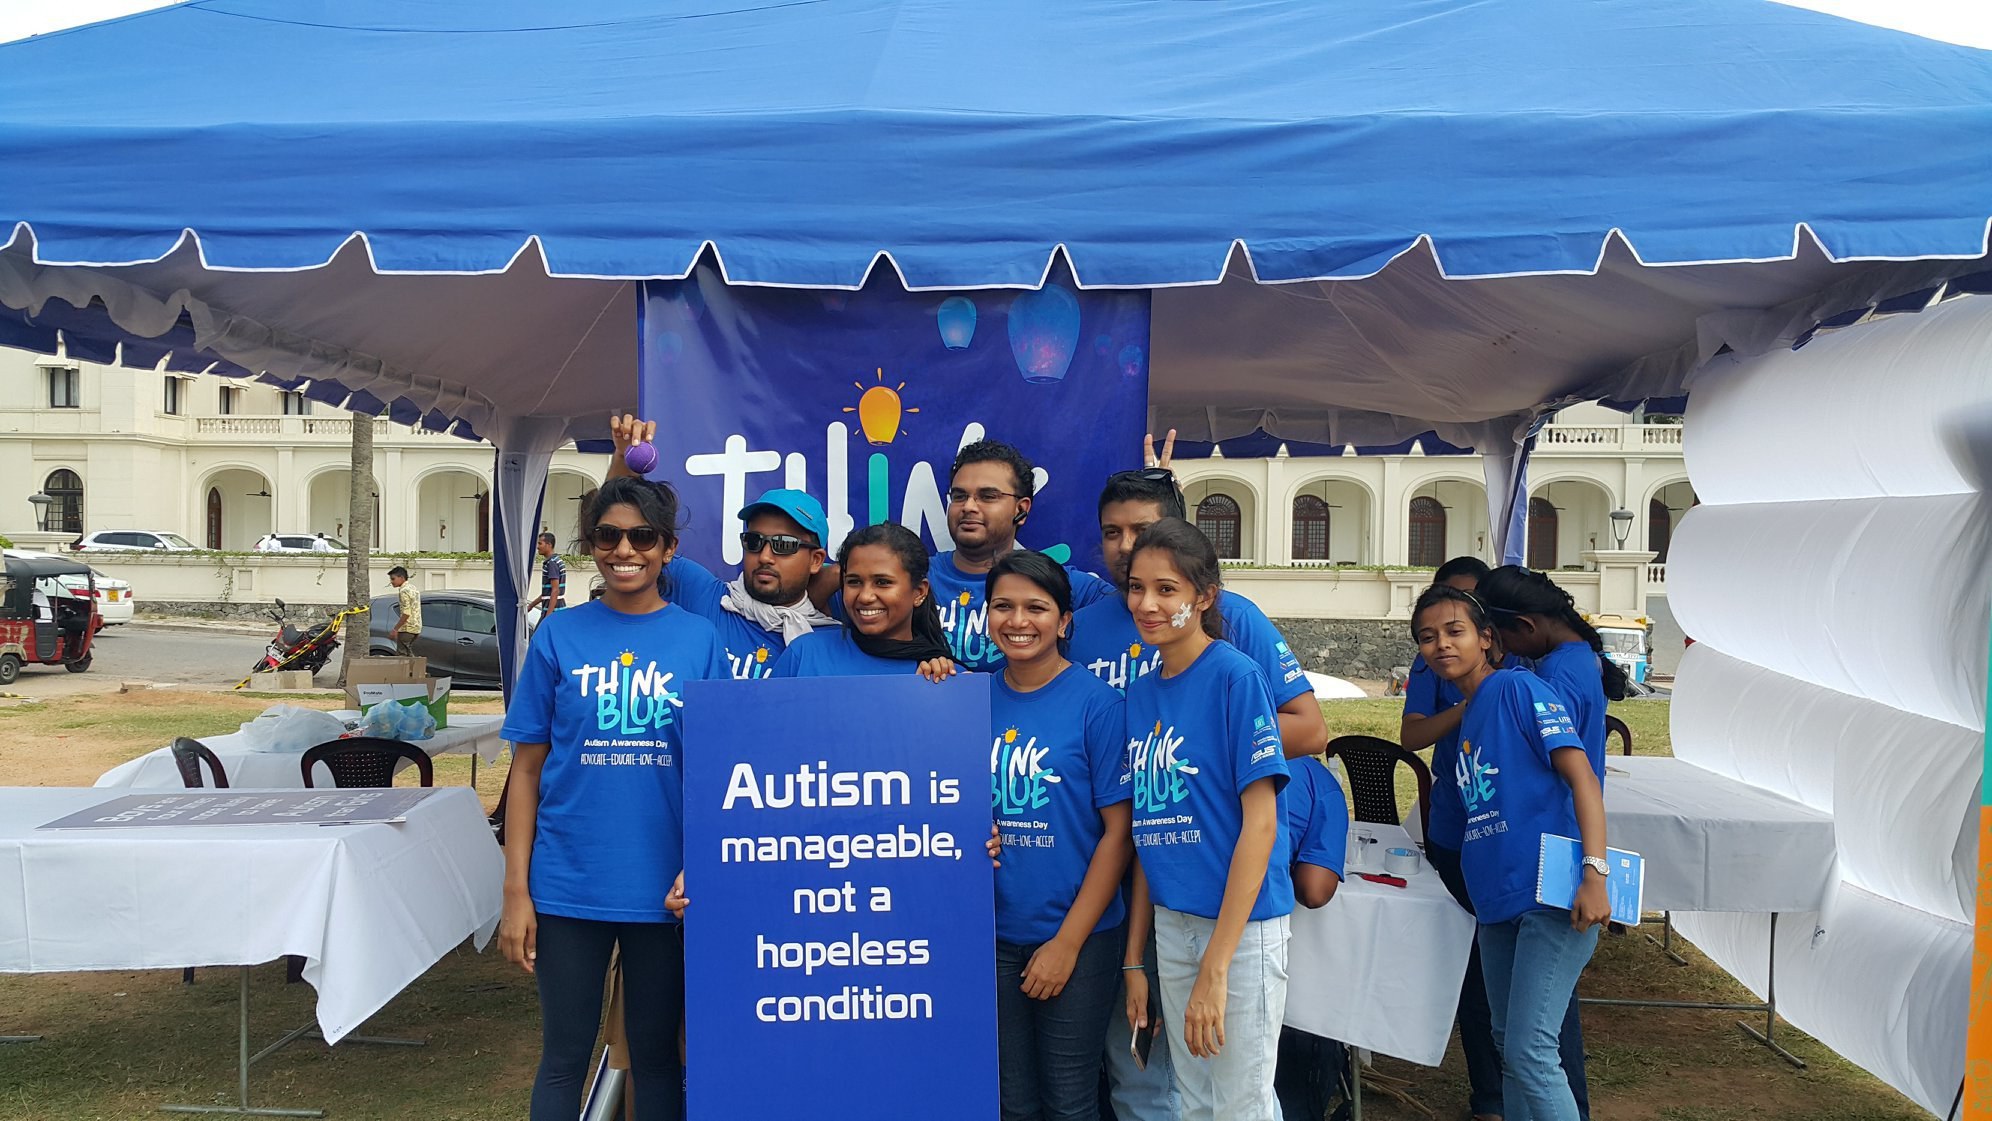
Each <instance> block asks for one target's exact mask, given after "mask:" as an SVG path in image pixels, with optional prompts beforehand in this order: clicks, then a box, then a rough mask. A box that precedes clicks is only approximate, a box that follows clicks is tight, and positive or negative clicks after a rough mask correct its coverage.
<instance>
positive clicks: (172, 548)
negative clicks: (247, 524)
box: [69, 529, 200, 553]
mask: <svg viewBox="0 0 1992 1121" xmlns="http://www.w3.org/2000/svg"><path fill="white" fill-rule="evenodd" d="M69 548H70V549H71V550H72V551H73V552H78V553H109V552H124V551H128V550H131V549H151V550H156V551H161V552H168V553H191V552H195V551H197V550H198V549H199V548H200V546H198V545H195V544H194V543H193V542H192V541H189V540H187V539H186V538H184V537H182V536H180V535H179V534H177V533H166V532H163V531H160V530H150V529H100V530H98V531H97V532H95V533H86V534H84V535H83V536H81V537H78V538H77V539H76V540H74V541H71V542H70V543H69Z"/></svg>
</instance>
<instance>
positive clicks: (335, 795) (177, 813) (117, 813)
mask: <svg viewBox="0 0 1992 1121" xmlns="http://www.w3.org/2000/svg"><path fill="white" fill-rule="evenodd" d="M434 793H435V790H434V789H433V788H425V787H407V788H404V789H401V790H388V789H380V790H324V791H312V790H261V791H251V790H207V791H189V792H187V793H185V794H163V793H162V794H126V795H124V796H122V797H118V798H112V799H109V800H108V801H105V802H103V803H102V804H100V805H96V806H92V807H90V808H89V809H87V810H79V811H77V812H76V813H73V814H70V815H69V816H68V817H63V818H57V819H56V820H54V821H51V822H49V823H48V824H46V825H42V826H39V827H38V828H41V829H158V828H164V827H168V826H171V827H184V826H189V825H221V826H229V825H366V824H374V823H380V822H394V821H406V820H407V819H408V811H410V810H412V809H414V808H415V803H417V802H420V801H421V800H422V799H424V798H427V797H428V796H429V795H431V794H434Z"/></svg>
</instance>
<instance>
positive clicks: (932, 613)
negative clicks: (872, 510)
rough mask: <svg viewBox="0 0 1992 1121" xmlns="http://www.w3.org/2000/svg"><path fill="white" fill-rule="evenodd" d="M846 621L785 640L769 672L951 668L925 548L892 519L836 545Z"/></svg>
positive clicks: (843, 673)
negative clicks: (929, 575)
mask: <svg viewBox="0 0 1992 1121" xmlns="http://www.w3.org/2000/svg"><path fill="white" fill-rule="evenodd" d="M837 567H838V570H839V572H840V573H841V574H842V579H843V599H844V615H845V618H847V619H849V620H850V626H848V627H841V628H838V629H836V630H828V629H826V630H819V631H815V632H813V633H811V634H806V635H803V636H802V637H801V638H798V639H796V640H795V641H794V642H792V643H790V644H789V648H788V649H787V650H786V651H784V652H783V654H782V656H781V660H780V661H778V662H776V663H775V668H774V672H772V673H770V674H769V675H768V676H770V677H878V676H884V675H889V674H895V673H921V674H924V675H925V676H927V677H929V678H931V679H933V680H936V681H938V680H940V679H941V678H943V677H946V676H948V675H949V674H951V673H953V672H954V665H953V663H952V662H950V661H949V660H948V659H949V658H950V657H951V656H952V651H951V650H950V649H949V647H948V640H947V632H946V631H944V630H942V629H941V616H940V613H939V612H938V611H937V610H935V607H934V596H933V590H932V589H931V588H930V587H929V586H928V584H927V550H926V549H925V548H922V547H921V545H920V539H919V538H918V537H916V536H914V534H913V531H912V530H910V529H907V528H906V527H905V526H903V525H900V524H898V523H897V522H880V523H879V524H877V525H869V526H866V527H864V528H863V529H860V530H855V531H853V532H852V533H851V535H850V536H848V537H846V538H844V544H843V546H842V547H840V548H839V549H838V550H837Z"/></svg>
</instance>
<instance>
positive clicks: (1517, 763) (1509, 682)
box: [1454, 669, 1584, 923]
mask: <svg viewBox="0 0 1992 1121" xmlns="http://www.w3.org/2000/svg"><path fill="white" fill-rule="evenodd" d="M1459 739H1460V764H1459V768H1458V770H1457V773H1456V777H1455V782H1454V785H1455V786H1456V787H1457V788H1458V790H1459V797H1460V802H1461V803H1462V804H1463V805H1464V806H1465V807H1466V833H1465V835H1464V837H1463V842H1462V846H1461V849H1460V870H1461V872H1462V874H1463V875H1464V876H1465V879H1466V890H1467V894H1468V895H1470V896H1471V897H1472V898H1473V909H1474V912H1475V913H1476V914H1477V915H1478V916H1479V918H1480V921H1481V922H1483V923H1493V922H1505V921H1507V920H1508V919H1512V918H1514V917H1515V916H1516V915H1519V914H1521V913H1522V912H1524V911H1529V910H1535V909H1537V907H1538V904H1537V903H1536V901H1535V886H1536V872H1537V862H1538V857H1539V855H1540V849H1541V844H1542V835H1543V834H1544V833H1555V834H1558V835H1560V836H1564V837H1575V836H1577V835H1578V834H1577V811H1576V806H1575V803H1574V801H1573V799H1572V797H1571V793H1570V784H1569V783H1567V782H1565V781H1564V779H1563V776H1562V775H1560V774H1558V773H1557V772H1556V767H1555V764H1554V763H1553V762H1552V761H1551V755H1552V753H1554V752H1556V751H1559V750H1566V749H1576V750H1578V751H1582V750H1583V748H1584V744H1583V741H1581V740H1580V739H1578V738H1577V732H1576V729H1575V728H1574V727H1572V725H1571V722H1570V711H1569V708H1568V706H1566V705H1564V704H1563V702H1562V700H1561V699H1560V698H1559V697H1558V695H1557V693H1556V691H1555V690H1554V689H1552V688H1550V687H1549V685H1548V684H1547V683H1545V682H1544V681H1543V680H1542V679H1541V678H1539V677H1537V676H1535V675H1534V674H1532V673H1530V672H1529V671H1527V670H1519V669H1504V670H1496V671H1495V672H1494V673H1493V674H1491V675H1490V676H1488V677H1487V678H1486V679H1485V680H1483V681H1482V682H1481V683H1480V687H1479V689H1478V690H1477V691H1476V692H1475V693H1474V695H1473V700H1472V701H1471V702H1469V703H1468V704H1467V706H1466V716H1465V718H1464V719H1462V720H1461V722H1460V729H1459Z"/></svg>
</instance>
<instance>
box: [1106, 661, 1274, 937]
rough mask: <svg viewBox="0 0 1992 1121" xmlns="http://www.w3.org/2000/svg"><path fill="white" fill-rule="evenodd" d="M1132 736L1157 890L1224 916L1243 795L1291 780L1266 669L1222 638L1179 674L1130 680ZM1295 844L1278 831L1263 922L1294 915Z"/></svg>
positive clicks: (1261, 906) (1144, 841)
mask: <svg viewBox="0 0 1992 1121" xmlns="http://www.w3.org/2000/svg"><path fill="white" fill-rule="evenodd" d="M1127 735H1128V743H1127V751H1128V756H1127V759H1128V770H1129V772H1130V775H1131V780H1132V783H1133V785H1134V852H1135V855H1136V856H1137V857H1139V858H1140V860H1141V869H1142V871H1143V872H1144V873H1146V874H1147V876H1148V890H1149V894H1150V895H1151V896H1152V897H1153V898H1154V900H1155V902H1156V903H1157V904H1159V905H1161V906H1164V907H1167V908H1169V909H1170V910H1172V911H1181V912H1183V913H1185V914H1191V915H1201V916H1202V917H1204V918H1207V919H1215V918H1217V912H1218V908H1219V905H1220V904H1222V903H1223V902H1224V882H1225V880H1226V878H1227V877H1229V876H1230V874H1231V854H1232V852H1233V851H1234V850H1235V849H1237V847H1238V832H1239V830H1240V829H1241V828H1242V827H1243V825H1244V818H1245V810H1244V805H1243V803H1241V802H1240V801H1239V796H1240V795H1241V794H1243V793H1244V791H1245V788H1246V787H1247V786H1250V785H1252V783H1254V782H1256V781H1257V780H1259V779H1262V778H1268V777H1270V778H1272V779H1273V785H1274V786H1275V787H1276V788H1278V787H1283V786H1285V785H1286V782H1287V764H1286V756H1285V754H1284V753H1283V752H1282V751H1281V748H1280V718H1279V710H1278V709H1277V708H1275V707H1274V705H1273V695H1272V693H1271V692H1270V691H1269V690H1267V688H1266V675H1265V674H1263V673H1260V672H1259V667H1258V666H1257V665H1255V664H1254V663H1253V661H1252V659H1250V658H1248V657H1246V656H1245V655H1243V654H1241V653H1239V652H1238V650H1237V648H1236V647H1233V646H1232V645H1230V644H1229V643H1224V642H1213V643H1211V644H1210V645H1209V646H1208V647H1206V648H1205V649H1204V652H1203V653H1202V654H1199V655H1198V656H1197V660H1196V661H1195V662H1192V663H1191V664H1190V667H1189V668H1188V669H1186V670H1184V671H1183V672H1182V673H1179V674H1177V675H1176V676H1175V677H1165V676H1163V675H1162V674H1161V673H1159V672H1157V673H1151V674H1147V675H1145V676H1142V677H1138V678H1136V679H1135V680H1134V683H1133V684H1131V685H1129V686H1128V688H1127ZM1282 817H1284V814H1282ZM1282 824H1283V822H1282ZM1290 851H1291V850H1290V849H1289V847H1288V845H1287V838H1286V830H1285V829H1284V828H1281V829H1277V830H1275V838H1274V841H1273V855H1272V860H1271V862H1270V863H1269V864H1268V865H1267V868H1266V878H1265V880H1264V881H1263V882H1262V883H1261V884H1260V887H1259V894H1258V898H1257V899H1256V900H1254V902H1253V904H1252V914H1251V918H1252V919H1253V920H1254V921H1257V920H1260V919H1270V918H1277V917H1278V916H1280V915H1285V914H1290V913H1292V911H1293V877H1292V876H1291V875H1290V874H1289V873H1288V870H1287V866H1288V864H1290V863H1291V858H1290V857H1289V856H1288V853H1289V852H1290Z"/></svg>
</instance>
